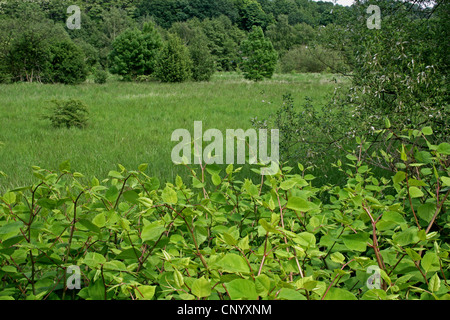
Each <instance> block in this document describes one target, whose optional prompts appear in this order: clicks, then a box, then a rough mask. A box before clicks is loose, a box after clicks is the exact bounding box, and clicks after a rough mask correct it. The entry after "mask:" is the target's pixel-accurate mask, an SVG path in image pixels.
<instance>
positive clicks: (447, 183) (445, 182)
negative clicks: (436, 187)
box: [441, 177, 450, 187]
mask: <svg viewBox="0 0 450 320" xmlns="http://www.w3.org/2000/svg"><path fill="white" fill-rule="evenodd" d="M441 180H442V185H443V186H444V187H450V178H449V177H441Z"/></svg>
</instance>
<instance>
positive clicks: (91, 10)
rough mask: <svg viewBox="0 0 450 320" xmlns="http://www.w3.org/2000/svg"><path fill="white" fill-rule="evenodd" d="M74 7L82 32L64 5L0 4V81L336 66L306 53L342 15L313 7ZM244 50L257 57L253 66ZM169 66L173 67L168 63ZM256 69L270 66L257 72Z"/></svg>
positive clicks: (284, 0)
mask: <svg viewBox="0 0 450 320" xmlns="http://www.w3.org/2000/svg"><path fill="white" fill-rule="evenodd" d="M71 4H72V3H71ZM73 4H76V5H78V6H79V7H80V8H81V28H80V29H75V30H69V29H68V28H67V26H66V20H67V17H68V16H69V14H68V13H67V6H68V4H67V2H66V1H64V0H55V1H44V0H40V1H33V2H28V1H23V0H10V1H7V2H3V3H1V4H0V26H1V28H0V30H1V31H0V43H1V44H2V46H1V49H0V81H2V82H15V81H30V82H31V81H40V82H45V83H55V82H61V83H67V84H74V83H80V82H83V81H84V80H85V79H86V77H87V75H88V74H89V73H93V74H94V75H96V79H99V80H98V81H102V80H101V79H102V78H104V73H105V71H110V72H111V73H114V74H117V75H119V76H121V77H122V78H123V79H125V80H139V79H140V80H142V79H144V80H145V79H148V78H149V77H156V78H158V79H159V80H162V81H184V80H186V79H193V80H197V81H205V80H208V79H209V78H210V76H211V75H212V74H213V72H215V71H236V70H241V69H242V71H244V74H245V75H246V76H247V77H248V78H251V79H253V80H260V79H262V78H264V77H270V76H271V74H273V72H274V71H275V70H278V71H280V72H292V71H297V72H321V71H325V70H326V68H327V65H326V64H324V63H317V59H315V58H314V57H313V54H314V53H317V54H321V55H322V56H324V57H325V59H326V60H329V64H328V65H335V64H336V60H337V59H336V56H337V55H336V53H335V52H332V51H331V50H328V49H324V48H323V47H319V48H315V49H314V50H315V51H314V52H312V53H313V54H311V46H310V48H309V49H308V45H312V44H313V43H316V42H317V41H318V38H317V34H318V31H319V29H320V28H321V27H323V26H326V25H330V24H332V23H335V22H336V21H337V20H338V18H339V16H340V15H341V14H340V13H339V12H345V11H346V10H348V9H346V8H345V7H342V6H335V5H333V4H331V3H326V2H318V3H316V2H314V1H310V0H295V1H294V0H276V1H267V0H260V1H256V0H207V1H199V0H170V1H166V0H141V1H131V0H121V1H109V0H97V1H86V0H78V1H74V3H73ZM333 11H334V13H333ZM250 34H253V35H252V36H250ZM250 39H253V40H251V41H253V44H252V45H249V44H248V43H247V42H248V41H249V40H250ZM258 41H259V42H260V43H259V44H256V42H258ZM246 43H247V44H246ZM255 46H256V47H255ZM319 46H320V43H319ZM246 48H247V50H255V49H256V48H259V49H258V50H259V51H258V53H254V57H253V58H252V57H250V56H249V52H245V50H246ZM299 57H301V59H299ZM255 59H257V60H255ZM261 59H262V60H261ZM169 61H176V65H172V66H169V65H165V63H168V62H169ZM261 61H265V62H264V63H265V65H267V66H266V67H265V68H264V70H260V71H257V70H256V71H255V70H254V66H255V65H260V64H261ZM251 68H253V70H251ZM272 70H273V71H272ZM173 72H176V74H174V73H173Z"/></svg>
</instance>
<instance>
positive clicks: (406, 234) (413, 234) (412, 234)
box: [392, 227, 419, 246]
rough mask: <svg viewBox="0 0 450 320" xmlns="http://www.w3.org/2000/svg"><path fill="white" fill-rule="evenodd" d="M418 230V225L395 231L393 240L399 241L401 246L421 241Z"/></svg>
mask: <svg viewBox="0 0 450 320" xmlns="http://www.w3.org/2000/svg"><path fill="white" fill-rule="evenodd" d="M417 232H418V229H417V228H416V227H411V228H408V229H406V230H404V231H401V232H397V233H395V234H394V235H393V236H392V240H394V242H395V243H397V244H398V245H399V246H406V245H408V244H411V243H415V242H418V241H419V237H418V235H417Z"/></svg>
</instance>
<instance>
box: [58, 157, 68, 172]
mask: <svg viewBox="0 0 450 320" xmlns="http://www.w3.org/2000/svg"><path fill="white" fill-rule="evenodd" d="M59 171H61V172H69V171H70V161H69V160H66V161H64V162H61V163H60V165H59Z"/></svg>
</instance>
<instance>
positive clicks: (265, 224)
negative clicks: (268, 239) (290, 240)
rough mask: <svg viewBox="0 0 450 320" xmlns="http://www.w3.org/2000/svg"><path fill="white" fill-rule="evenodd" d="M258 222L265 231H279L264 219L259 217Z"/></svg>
mask: <svg viewBox="0 0 450 320" xmlns="http://www.w3.org/2000/svg"><path fill="white" fill-rule="evenodd" d="M258 222H259V224H260V225H261V226H262V227H263V228H264V230H266V232H273V233H280V231H278V230H277V229H275V228H274V227H273V226H272V225H271V224H270V223H268V222H267V221H266V219H259V221H258Z"/></svg>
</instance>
